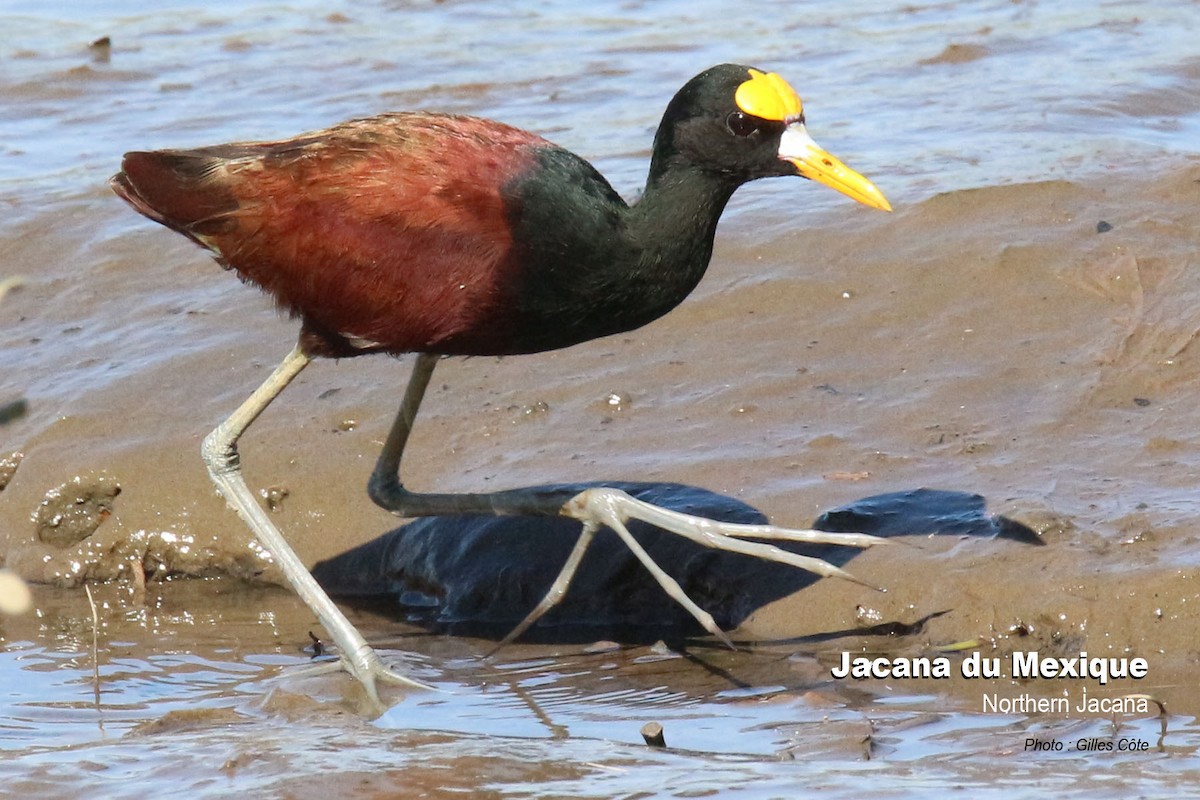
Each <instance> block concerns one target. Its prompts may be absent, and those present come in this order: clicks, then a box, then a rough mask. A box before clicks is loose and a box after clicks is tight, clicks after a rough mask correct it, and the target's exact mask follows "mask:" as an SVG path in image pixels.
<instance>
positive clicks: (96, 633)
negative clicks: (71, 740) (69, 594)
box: [83, 583, 104, 729]
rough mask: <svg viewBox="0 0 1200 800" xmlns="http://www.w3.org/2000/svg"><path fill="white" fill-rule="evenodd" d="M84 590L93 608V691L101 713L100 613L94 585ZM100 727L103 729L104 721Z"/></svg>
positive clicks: (86, 585) (85, 585) (85, 587)
mask: <svg viewBox="0 0 1200 800" xmlns="http://www.w3.org/2000/svg"><path fill="white" fill-rule="evenodd" d="M83 591H84V592H85V593H86V594H87V599H88V605H89V606H91V609H92V691H93V693H94V694H95V696H96V713H97V714H99V713H100V613H99V612H98V611H97V610H96V601H95V600H94V599H93V598H92V587H91V586H90V585H89V584H87V583H85V584H83ZM100 727H101V729H103V727H104V721H103V720H101V722H100Z"/></svg>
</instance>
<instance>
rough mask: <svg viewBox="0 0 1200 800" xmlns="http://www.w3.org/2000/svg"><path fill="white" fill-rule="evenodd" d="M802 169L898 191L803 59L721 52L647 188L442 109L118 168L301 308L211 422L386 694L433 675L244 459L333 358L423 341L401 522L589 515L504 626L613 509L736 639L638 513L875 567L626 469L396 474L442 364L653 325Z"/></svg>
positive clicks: (241, 492) (680, 102)
mask: <svg viewBox="0 0 1200 800" xmlns="http://www.w3.org/2000/svg"><path fill="white" fill-rule="evenodd" d="M784 176H800V177H803V178H807V179H809V180H812V181H815V182H818V183H821V184H824V185H825V186H828V187H831V188H833V189H835V190H837V191H839V192H841V193H843V194H845V195H847V196H849V197H850V198H852V199H854V200H856V201H858V202H860V203H863V204H865V205H867V206H870V207H873V208H876V209H881V210H884V211H890V210H891V206H890V204H889V203H888V201H887V199H886V198H885V197H884V195H883V193H882V192H881V191H880V190H879V189H878V188H877V187H876V186H875V185H874V184H873V183H872V182H871V181H870V180H868V179H867V178H865V177H864V176H862V175H861V174H859V173H858V172H855V171H854V170H852V169H850V168H849V167H847V166H846V165H845V164H844V163H842V161H840V160H839V159H837V158H836V157H834V156H833V155H831V154H830V153H828V152H827V151H825V150H824V149H822V148H821V147H820V146H818V145H817V144H816V142H815V141H814V140H813V138H812V137H811V136H810V135H809V133H808V131H807V127H806V119H805V114H804V107H803V103H802V101H801V99H800V96H799V95H798V94H797V93H796V91H795V90H794V89H793V88H792V87H791V86H790V85H789V84H788V83H787V81H786V80H785V79H784V78H782V77H781V76H780V75H779V74H778V73H774V72H767V71H764V70H761V69H757V68H754V67H750V66H746V65H741V64H720V65H717V66H714V67H711V68H709V69H706V70H704V71H703V72H701V73H700V74H698V75H696V76H695V77H693V78H691V79H690V80H688V81H687V82H686V83H685V84H684V85H683V87H682V88H681V89H679V91H678V92H677V93H676V94H675V95H674V96H673V97H672V99H671V100H670V101H669V103H668V104H667V107H666V111H665V112H664V114H663V117H662V121H661V123H660V124H659V126H658V128H657V131H656V133H655V135H654V140H653V147H652V151H651V158H650V167H649V173H648V177H647V181H646V186H645V189H644V191H643V192H642V194H641V195H640V197H639V198H638V199H637V200H636V201H635V202H632V203H627V202H626V201H625V200H624V199H623V198H622V197H621V195H620V194H619V193H618V192H617V191H616V190H615V189H613V188H612V186H611V185H610V184H609V183H608V181H607V180H605V178H604V177H603V176H602V175H601V174H600V172H599V171H598V170H597V169H596V168H595V167H593V166H592V165H591V164H590V163H589V162H588V161H586V160H585V159H583V158H581V157H580V156H577V155H575V154H574V153H572V152H570V151H568V150H566V149H564V148H562V147H559V146H557V145H555V144H553V143H551V142H550V141H548V140H546V139H544V138H542V137H541V136H538V135H536V134H534V133H530V132H527V131H525V130H521V129H518V128H515V127H512V126H509V125H506V124H504V123H501V122H497V121H492V120H488V119H483V118H479V117H472V116H465V115H453V114H440V113H431V112H424V111H400V112H389V113H383V114H378V115H376V116H370V117H365V118H361V119H355V120H350V121H347V122H343V123H340V124H336V125H333V126H332V127H329V128H327V129H324V130H320V131H315V132H311V133H306V134H302V135H300V136H296V137H294V138H290V139H285V140H278V141H266V142H235V143H230V144H222V145H216V146H209V147H198V148H193V149H169V150H154V151H136V152H129V153H126V154H125V155H124V157H123V159H122V162H121V169H120V171H119V172H118V173H117V174H116V175H114V176H113V178H112V179H111V181H110V185H111V186H112V188H113V190H114V191H115V192H116V194H117V195H119V196H120V197H121V198H122V199H123V200H125V201H126V202H127V203H129V205H131V206H132V207H133V208H134V209H136V210H137V211H138V212H140V213H141V214H143V215H144V216H146V217H148V218H149V219H151V220H153V221H154V222H157V223H160V224H162V225H164V226H165V227H167V228H169V229H171V230H173V231H176V232H178V233H180V234H182V235H184V236H186V237H187V238H189V239H191V240H192V241H193V242H195V243H197V244H198V245H200V246H201V247H203V248H205V249H207V250H208V251H209V252H210V254H211V255H212V256H214V257H215V258H216V260H217V261H218V263H220V264H221V265H222V266H223V267H225V268H226V269H229V270H232V271H234V272H235V273H236V274H237V275H238V277H240V278H241V280H242V281H244V282H246V283H250V284H253V285H255V286H257V287H259V288H260V289H261V290H263V291H265V292H266V294H268V295H269V296H270V297H272V298H273V299H274V301H275V303H276V304H277V305H278V307H279V308H280V309H281V310H282V311H285V312H287V313H288V314H290V315H291V316H292V317H294V318H298V319H299V322H300V332H299V337H298V340H297V342H296V344H295V346H294V347H293V348H292V349H291V351H290V352H289V353H288V354H287V356H286V357H285V358H284V359H283V361H282V362H281V363H280V365H279V366H278V367H277V368H276V369H275V370H274V372H273V373H272V374H271V375H270V376H269V377H268V378H267V379H266V380H265V381H264V382H263V383H262V384H261V385H260V386H259V387H258V389H256V390H255V391H254V392H253V393H252V394H251V395H250V397H249V398H248V399H247V400H246V401H245V402H244V403H243V404H242V405H241V406H239V407H238V408H237V409H236V410H235V411H234V412H233V413H232V414H231V415H230V416H229V417H228V418H227V419H226V420H225V421H224V422H222V423H221V424H220V425H218V426H217V427H216V428H215V429H214V430H213V431H212V432H211V433H210V434H209V435H208V436H207V437H206V438H205V439H204V442H203V444H202V446H201V451H202V456H203V459H204V462H205V464H206V467H207V470H208V473H209V476H210V478H211V479H212V481H213V483H214V484H215V486H216V488H217V490H218V492H219V494H221V495H222V496H223V497H224V498H225V500H226V502H227V503H228V504H229V505H230V506H232V508H233V509H234V511H236V512H237V514H238V515H239V516H240V517H241V518H242V520H243V521H244V522H245V523H246V524H247V525H248V526H249V527H250V528H251V530H252V531H253V532H254V534H255V535H256V537H257V538H258V539H259V541H260V543H261V544H262V545H263V546H264V548H265V549H266V550H267V551H268V552H270V553H271V555H272V556H273V557H274V559H275V561H276V563H277V564H278V565H279V567H280V569H281V571H282V572H283V574H284V576H285V577H286V578H287V580H288V581H289V582H290V583H291V585H292V586H293V588H294V589H295V590H296V591H297V592H298V594H299V595H300V596H301V597H302V598H303V599H304V601H305V602H306V603H307V604H308V605H309V607H310V608H311V609H312V610H313V611H314V613H315V614H316V615H317V617H318V619H319V620H320V621H321V623H322V624H323V625H324V627H325V629H326V631H327V632H328V633H329V634H330V636H331V637H332V639H333V641H334V642H335V643H336V644H337V645H338V648H339V650H340V654H341V656H340V661H339V663H338V664H337V665H335V668H341V669H344V670H346V671H347V672H349V673H350V674H351V675H352V676H354V677H355V678H357V679H358V681H359V682H360V683H361V684H362V686H363V688H364V689H365V690H366V692H367V694H368V695H369V696H370V697H371V698H372V699H373V700H375V701H376V702H378V698H379V695H378V689H377V684H378V683H380V682H383V683H391V684H401V685H408V686H422V685H423V684H422V682H420V681H418V680H416V679H415V678H412V677H410V676H408V675H405V674H403V673H402V672H399V671H395V670H393V669H391V668H389V667H388V666H386V665H385V664H384V663H383V661H382V659H381V658H380V656H379V655H378V654H377V653H376V652H375V651H374V650H373V649H372V648H371V647H370V645H368V644H367V642H366V640H365V639H364V638H363V637H362V635H361V634H360V633H359V632H358V631H357V630H356V629H355V628H354V626H353V625H352V624H351V623H350V622H349V621H348V620H347V619H346V617H345V616H344V615H343V614H342V613H341V611H340V610H339V609H338V608H337V606H336V604H335V603H334V602H333V601H332V600H331V599H330V598H329V597H328V595H327V594H326V593H325V592H324V591H323V590H322V589H321V587H320V586H319V585H318V584H317V582H316V580H315V579H314V578H313V577H312V575H311V573H310V572H309V571H308V570H307V568H306V567H305V566H304V564H303V562H302V561H301V560H300V558H299V557H298V556H297V555H296V553H295V552H294V550H293V549H292V548H291V547H290V545H289V544H288V543H287V541H286V539H285V537H284V536H283V534H282V533H281V532H280V531H279V530H278V529H277V528H276V527H275V525H274V524H273V522H272V521H271V520H270V519H268V517H267V515H266V514H265V513H264V511H263V509H262V507H261V506H259V505H258V503H257V501H256V499H255V497H254V495H253V493H252V492H251V491H250V489H249V488H248V487H247V485H246V483H245V480H244V478H243V477H242V475H241V470H240V455H239V453H238V449H237V443H238V440H239V438H240V437H241V435H242V434H243V433H244V432H245V430H246V429H247V428H248V427H249V426H250V424H251V423H253V421H254V420H255V419H256V418H257V417H258V416H259V414H261V413H262V411H263V410H264V409H265V408H266V407H267V406H268V405H269V404H270V403H271V401H272V400H273V399H274V398H275V397H277V396H278V395H279V394H280V393H281V392H282V391H283V390H284V389H285V388H286V387H287V385H288V384H289V383H290V382H291V381H292V380H293V379H294V378H295V377H296V375H298V374H299V373H300V372H301V371H302V370H303V369H304V368H305V367H306V366H307V365H308V364H309V363H310V362H311V361H312V360H313V359H315V358H348V357H354V356H361V355H367V354H372V353H385V354H390V355H394V356H400V355H404V354H416V356H415V361H414V365H413V369H412V375H411V377H410V379H409V382H408V386H407V389H406V390H405V394H404V397H403V400H402V402H401V405H400V409H399V411H398V413H397V415H396V418H395V421H394V422H393V424H392V427H391V429H390V431H389V433H388V436H387V439H386V441H385V443H384V445H383V448H382V450H381V452H380V455H379V458H378V461H377V462H376V465H375V468H374V470H373V472H372V475H371V478H370V480H369V484H368V494H369V496H370V497H371V499H372V500H373V501H374V502H375V503H376V504H377V505H379V506H381V507H383V508H385V509H387V510H389V511H391V512H393V513H395V514H397V515H399V516H404V517H426V516H443V515H463V514H467V515H529V516H559V515H562V516H566V517H569V518H572V519H574V520H577V521H578V522H579V523H581V531H580V536H579V539H578V541H577V543H576V545H575V547H574V549H573V550H572V552H571V555H570V557H569V558H568V560H567V562H566V563H565V564H564V566H563V568H562V571H561V573H560V574H559V576H558V578H557V579H556V581H555V582H554V584H553V586H552V588H551V590H550V592H549V593H548V594H547V596H546V598H545V599H544V600H543V601H542V603H540V604H539V605H538V607H537V608H535V609H533V610H532V611H531V612H530V616H529V617H527V618H526V620H525V621H524V622H523V623H522V624H521V625H520V626H518V630H517V631H514V633H513V634H511V635H510V637H508V639H507V640H506V641H508V640H511V638H513V637H514V636H515V635H516V634H518V633H519V632H521V631H523V630H525V629H526V628H528V625H529V624H532V622H533V621H534V620H535V619H536V618H537V617H538V616H540V615H541V614H543V613H545V611H546V610H548V608H550V607H552V606H553V604H554V602H555V600H556V598H558V597H561V595H562V593H563V592H564V591H565V589H566V586H567V585H569V583H570V580H571V578H572V577H573V575H574V573H575V570H576V568H577V567H578V565H579V561H580V559H582V556H583V553H584V551H585V550H586V548H587V546H588V544H589V543H590V541H591V539H592V537H593V536H594V534H595V533H596V531H597V530H599V529H600V528H601V527H602V526H606V527H609V528H611V529H613V530H614V531H615V532H616V533H617V534H618V536H620V537H621V538H622V540H623V541H624V543H625V544H626V546H628V547H630V548H631V550H632V551H633V552H634V554H635V556H637V558H638V559H639V561H640V562H641V563H642V564H643V565H644V566H645V567H646V569H648V570H649V571H650V573H651V574H652V575H653V576H654V578H655V579H656V580H657V581H658V582H659V584H660V585H661V586H662V587H663V588H664V590H665V591H666V592H667V593H668V595H670V596H671V597H672V598H673V599H674V600H676V601H677V602H679V603H680V604H682V605H683V606H684V607H685V608H686V609H687V610H688V611H689V612H690V613H691V614H692V615H693V616H694V617H695V618H696V619H697V620H698V621H699V622H700V623H701V624H702V625H703V626H704V627H705V628H706V629H707V630H708V631H709V632H711V633H712V634H713V635H714V636H716V637H718V638H720V639H722V640H723V641H724V642H726V643H727V644H729V645H730V646H731V647H732V643H731V642H730V641H729V639H728V637H727V636H726V635H725V633H724V632H723V631H722V630H721V629H720V628H719V627H717V626H716V624H715V623H714V622H713V618H712V617H711V616H710V615H708V614H707V613H706V612H705V611H704V610H703V609H701V608H699V607H698V606H697V605H696V604H695V603H693V602H692V601H691V600H690V599H689V598H688V597H687V595H686V594H685V593H684V592H683V591H682V589H681V588H680V587H679V585H678V583H676V582H675V581H674V579H672V578H671V577H670V576H669V575H668V574H667V573H666V572H665V571H663V570H662V569H661V568H660V567H659V566H658V565H657V564H655V563H654V561H653V559H651V558H650V557H649V556H648V555H646V553H645V551H643V550H642V549H641V548H640V546H639V545H638V543H637V542H636V540H634V538H633V537H632V536H631V535H629V533H628V531H627V530H626V528H625V524H624V523H625V522H626V521H628V520H630V519H640V520H642V521H645V522H648V523H650V524H653V525H657V526H659V527H660V528H662V529H664V530H667V531H670V532H671V533H675V534H678V535H680V536H684V537H687V538H691V539H694V540H696V541H699V542H701V543H703V544H705V545H706V546H709V547H715V548H719V549H723V550H730V551H734V552H742V553H747V554H749V555H752V556H756V557H759V558H764V559H767V560H772V561H779V562H782V563H787V564H792V565H793V566H796V567H797V568H800V569H806V570H809V571H812V572H815V573H817V574H818V575H822V576H839V577H842V578H848V579H850V580H856V579H855V578H854V577H853V576H851V575H849V574H848V573H846V572H844V571H843V570H841V569H840V568H838V567H836V566H834V565H832V564H828V563H826V562H824V561H821V560H818V559H813V558H807V557H804V556H801V555H798V554H795V553H791V552H788V551H787V550H784V549H782V548H778V547H775V546H773V545H770V544H767V543H765V542H764V541H761V540H764V539H780V540H798V541H818V542H832V543H838V544H846V545H850V546H854V547H868V546H870V545H872V544H874V543H876V542H877V541H878V540H877V539H874V538H873V537H870V536H863V535H857V534H852V533H838V534H830V533H824V532H817V531H806V530H802V529H797V530H793V529H788V528H780V527H775V526H771V525H739V524H732V523H720V522H716V521H713V520H708V519H704V518H701V517H696V516H692V515H688V514H685V513H682V512H679V511H675V510H672V509H669V508H663V507H659V506H655V505H652V504H650V503H646V502H643V501H640V500H637V499H635V498H634V497H632V496H630V495H629V494H627V493H625V492H623V491H621V490H620V489H619V488H613V487H604V486H592V487H590V488H587V489H586V490H585V491H582V492H578V493H570V492H566V491H564V490H563V489H562V488H555V486H554V485H551V486H548V487H525V488H515V489H508V490H501V491H496V492H488V493H478V494H470V493H464V494H447V493H418V492H413V491H410V490H408V489H406V488H405V487H404V485H403V483H402V482H401V480H400V462H401V457H402V455H403V452H404V449H405V445H406V443H407V441H408V436H409V433H410V431H411V430H412V426H413V423H414V420H415V418H416V415H417V411H418V408H419V407H420V404H421V400H422V398H423V396H424V393H425V389H426V387H427V386H428V383H429V380H430V377H431V375H432V373H433V370H434V367H435V366H436V364H437V362H438V360H439V359H442V358H445V357H451V356H512V355H520V354H527V353H537V352H543V351H547V350H555V349H559V348H565V347H570V346H572V345H575V344H578V343H581V342H586V341H589V340H592V339H596V338H599V337H603V336H607V335H611V334H615V333H621V332H626V331H630V330H633V329H636V328H639V327H641V326H643V325H646V324H647V323H650V322H651V321H653V320H655V319H657V318H659V317H661V316H662V315H663V314H666V313H667V312H668V311H670V310H671V309H673V308H674V307H676V306H677V305H679V304H680V303H681V302H682V301H683V300H684V299H685V298H686V297H687V296H688V294H689V293H691V291H692V290H693V289H694V288H695V287H696V285H697V284H698V283H699V281H700V279H701V278H702V276H703V275H704V273H705V270H706V268H707V267H708V263H709V260H710V258H711V256H712V249H713V241H714V236H715V232H716V226H717V221H718V219H719V217H720V216H721V213H722V212H723V210H724V209H725V206H726V204H727V203H728V201H729V200H730V198H731V197H732V195H733V193H734V191H735V190H736V189H737V188H738V187H739V186H741V185H743V184H745V183H747V182H749V181H753V180H757V179H760V178H770V177H784ZM748 537H749V538H751V539H754V540H758V541H747V540H746V539H747V538H748Z"/></svg>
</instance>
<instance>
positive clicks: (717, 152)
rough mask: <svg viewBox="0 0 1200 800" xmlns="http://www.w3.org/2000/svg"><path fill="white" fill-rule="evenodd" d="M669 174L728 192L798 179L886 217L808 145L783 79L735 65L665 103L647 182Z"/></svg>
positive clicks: (863, 187) (868, 188)
mask: <svg viewBox="0 0 1200 800" xmlns="http://www.w3.org/2000/svg"><path fill="white" fill-rule="evenodd" d="M675 169H688V170H701V171H703V172H707V173H710V174H713V175H717V176H721V177H722V178H724V179H726V180H728V181H729V182H730V183H732V184H734V185H737V184H741V183H745V182H746V181H752V180H755V179H757V178H769V177H778V176H785V175H801V176H803V177H806V178H810V179H812V180H816V181H819V182H821V183H824V184H826V185H827V186H831V187H832V188H834V189H837V190H838V191H840V192H843V193H845V194H847V195H849V196H850V197H853V198H854V199H855V200H858V201H859V202H861V203H865V204H867V205H870V206H873V207H875V208H882V209H884V210H889V211H890V210H891V206H889V205H888V202H887V200H886V199H885V198H884V197H883V194H882V193H880V191H879V190H878V189H876V188H875V186H874V185H873V184H872V183H871V182H870V181H869V180H867V179H866V178H864V177H863V176H862V175H859V174H858V173H857V172H855V171H854V170H852V169H850V168H849V167H847V166H845V165H844V164H842V163H841V161H839V160H838V159H836V158H834V157H833V156H832V155H830V154H829V153H827V152H825V151H824V150H822V149H821V148H820V147H818V146H817V144H816V143H815V142H814V141H813V140H812V138H811V137H810V136H809V135H808V133H807V131H806V130H805V127H804V109H803V106H802V104H801V101H800V97H799V96H798V95H797V94H796V92H795V91H794V90H793V89H792V87H791V86H789V85H788V84H787V82H786V81H784V80H783V78H781V77H779V76H778V75H776V74H774V73H765V72H762V71H760V70H757V69H754V68H752V67H747V66H743V65H739V64H720V65H718V66H715V67H712V68H710V69H707V70H705V71H704V72H702V73H700V74H699V75H697V76H696V77H694V78H692V79H691V80H690V81H688V82H687V83H686V84H684V86H683V88H682V89H680V90H679V92H678V93H676V95H675V97H674V98H672V100H671V102H670V104H668V106H667V110H666V113H665V114H664V115H663V120H662V123H661V124H660V125H659V128H658V133H657V134H655V137H654V156H653V159H652V161H651V164H650V180H649V182H650V183H651V184H653V183H655V182H656V181H658V180H660V179H662V178H663V177H664V176H665V175H667V174H669V173H670V172H671V171H672V170H675Z"/></svg>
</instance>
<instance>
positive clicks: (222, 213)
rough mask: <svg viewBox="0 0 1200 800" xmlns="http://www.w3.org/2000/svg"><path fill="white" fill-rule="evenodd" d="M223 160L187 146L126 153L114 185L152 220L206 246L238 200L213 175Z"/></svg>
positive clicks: (227, 220)
mask: <svg viewBox="0 0 1200 800" xmlns="http://www.w3.org/2000/svg"><path fill="white" fill-rule="evenodd" d="M220 164H221V159H220V158H215V157H213V156H212V155H209V154H206V153H203V152H195V151H186V150H162V151H156V152H133V153H126V154H125V157H124V159H122V161H121V171H120V172H118V173H117V174H116V175H114V176H113V177H112V179H111V180H110V181H109V185H110V186H112V188H113V191H114V192H116V193H117V195H118V196H119V197H120V198H121V199H122V200H124V201H125V202H127V203H129V204H130V205H131V206H133V207H134V208H135V209H137V211H138V212H139V213H141V214H143V215H145V216H147V217H149V218H150V219H152V220H154V221H155V222H158V223H160V224H162V225H165V226H166V227H168V228H171V229H172V230H175V231H178V232H180V233H182V234H184V235H185V236H188V237H189V238H191V239H194V240H196V241H197V242H200V244H205V243H204V242H203V241H201V240H202V238H203V237H206V236H211V235H213V234H216V233H220V232H221V230H222V229H224V228H225V227H226V225H228V223H229V221H230V217H229V215H230V213H231V212H233V211H236V209H237V207H238V202H237V199H236V198H235V197H233V195H232V194H231V193H230V192H229V190H228V189H227V188H226V187H224V186H223V185H222V184H221V182H220V181H217V180H213V179H212V174H213V172H214V170H216V169H217V168H218V167H219V166H220Z"/></svg>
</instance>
